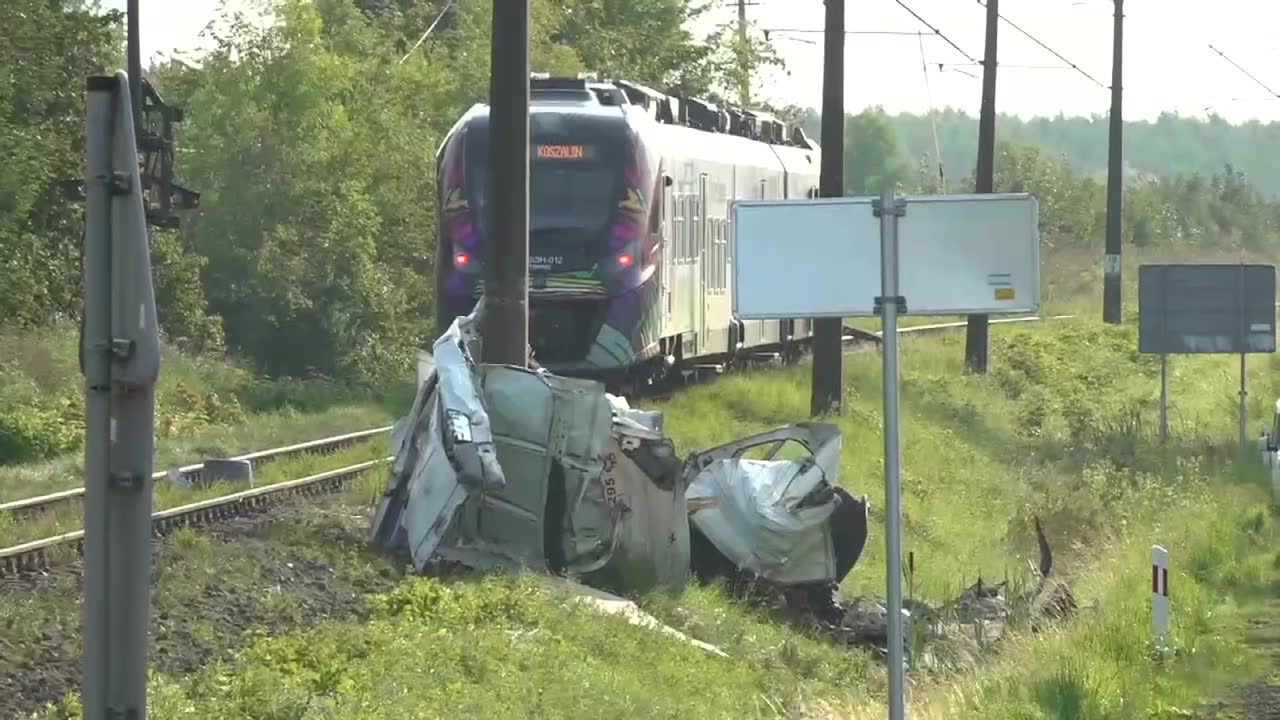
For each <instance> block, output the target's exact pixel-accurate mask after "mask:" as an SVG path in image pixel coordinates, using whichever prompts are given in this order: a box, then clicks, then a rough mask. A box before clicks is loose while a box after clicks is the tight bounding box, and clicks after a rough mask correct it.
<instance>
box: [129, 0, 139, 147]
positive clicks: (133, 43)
mask: <svg viewBox="0 0 1280 720" xmlns="http://www.w3.org/2000/svg"><path fill="white" fill-rule="evenodd" d="M127 11H128V15H129V18H128V26H129V28H128V32H129V36H128V38H127V40H126V46H127V48H128V56H129V58H128V63H129V98H130V102H131V103H132V108H133V127H134V130H135V131H138V132H141V130H142V41H141V39H140V38H141V33H140V31H139V30H138V25H139V21H138V0H129V3H128V5H127Z"/></svg>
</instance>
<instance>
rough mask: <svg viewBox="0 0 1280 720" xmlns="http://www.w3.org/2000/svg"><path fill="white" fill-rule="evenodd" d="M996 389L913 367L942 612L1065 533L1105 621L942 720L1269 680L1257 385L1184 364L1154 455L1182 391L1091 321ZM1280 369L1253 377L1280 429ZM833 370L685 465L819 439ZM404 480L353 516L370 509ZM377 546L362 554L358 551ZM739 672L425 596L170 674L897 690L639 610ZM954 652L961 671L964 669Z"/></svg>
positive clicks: (727, 622)
mask: <svg viewBox="0 0 1280 720" xmlns="http://www.w3.org/2000/svg"><path fill="white" fill-rule="evenodd" d="M993 335H994V339H993V347H992V372H991V373H990V374H989V375H988V376H986V377H973V376H966V375H964V374H962V373H961V372H960V366H961V361H962V359H961V356H962V341H961V340H959V339H957V338H927V339H926V338H920V339H913V340H910V341H907V342H904V345H903V348H904V350H903V358H902V359H903V390H902V392H903V408H904V417H903V421H904V425H903V433H904V434H903V441H904V467H903V485H904V517H905V520H906V538H905V540H906V549H908V550H910V551H912V552H914V553H915V557H916V570H917V574H916V578H915V587H916V589H917V594H918V595H920V596H923V597H926V598H929V599H932V600H934V601H940V600H945V599H948V598H950V597H952V596H954V595H955V593H956V591H957V590H958V589H959V588H960V587H961V586H962V585H964V584H968V583H971V582H973V580H974V579H976V577H977V576H978V575H981V576H982V577H984V578H988V579H991V580H998V579H1002V578H1003V577H1004V576H1005V575H1006V574H1008V575H1010V576H1018V575H1019V574H1020V568H1023V567H1025V565H1026V561H1027V560H1028V559H1029V558H1031V557H1034V536H1033V534H1032V532H1031V530H1030V527H1029V519H1030V516H1031V515H1032V514H1033V513H1034V514H1038V515H1039V516H1040V517H1041V518H1042V519H1043V520H1044V523H1045V525H1046V528H1047V532H1048V534H1049V536H1050V542H1051V543H1052V544H1053V545H1054V547H1055V549H1056V557H1057V560H1058V565H1057V568H1058V572H1060V573H1064V574H1066V575H1068V576H1069V577H1070V578H1071V579H1072V582H1073V586H1074V588H1075V592H1076V595H1077V598H1078V600H1079V602H1080V604H1081V606H1082V610H1081V611H1080V616H1079V617H1078V618H1077V619H1076V620H1075V621H1074V622H1071V623H1068V624H1066V625H1063V626H1061V627H1057V628H1052V629H1049V630H1047V631H1045V632H1041V633H1039V634H1034V633H1031V632H1029V631H1027V630H1025V629H1017V630H1015V632H1013V633H1012V635H1011V636H1010V637H1009V638H1008V639H1007V640H1004V641H1002V642H1001V643H1000V644H999V645H997V646H995V647H994V648H985V649H984V648H978V647H976V646H973V644H972V643H971V642H969V643H961V642H959V641H957V642H956V643H954V647H953V648H951V651H950V652H949V653H947V654H946V655H945V656H944V657H941V662H940V663H939V664H938V666H937V667H936V668H935V669H932V670H930V671H928V672H921V673H917V674H914V675H913V676H912V679H911V680H912V688H911V707H912V716H913V717H920V718H959V717H1000V718H1063V719H1066V718H1135V719H1136V718H1166V717H1169V718H1172V717H1182V716H1184V713H1185V712H1186V711H1188V710H1193V709H1194V708H1195V706H1196V704H1197V702H1198V701H1199V699H1201V698H1203V697H1204V696H1205V695H1206V694H1210V693H1215V692H1218V691H1219V690H1221V688H1223V687H1224V686H1225V685H1226V684H1227V683H1228V682H1230V681H1231V680H1233V679H1236V678H1238V677H1240V676H1243V675H1247V674H1249V673H1252V672H1255V671H1256V670H1257V665H1256V660H1255V658H1254V657H1253V656H1252V655H1250V654H1249V653H1248V652H1246V651H1245V648H1244V647H1243V645H1242V644H1241V642H1240V637H1241V634H1240V631H1239V628H1240V624H1241V622H1242V620H1243V619H1244V618H1245V617H1247V616H1248V615H1249V614H1250V613H1251V612H1254V610H1255V609H1256V607H1258V606H1257V604H1256V603H1257V600H1256V598H1257V597H1258V596H1259V595H1260V594H1261V593H1263V592H1265V591H1267V590H1268V589H1269V588H1271V587H1273V583H1274V579H1275V569H1276V567H1277V556H1276V552H1275V550H1274V547H1275V545H1274V544H1275V542H1276V540H1277V539H1278V537H1277V531H1276V527H1275V524H1274V520H1273V519H1272V514H1271V511H1270V509H1269V506H1268V497H1267V490H1266V488H1265V486H1264V483H1263V482H1262V481H1261V475H1262V473H1261V472H1260V468H1258V467H1256V466H1253V465H1251V464H1246V465H1243V466H1237V465H1233V464H1232V462H1231V461H1232V459H1233V457H1234V452H1235V450H1234V447H1235V443H1236V440H1235V431H1236V423H1235V411H1234V405H1233V403H1234V401H1235V397H1234V391H1235V388H1236V378H1235V377H1234V371H1235V367H1236V366H1235V365H1234V364H1233V361H1232V359H1231V358H1214V357H1198V358H1179V359H1178V360H1179V361H1178V362H1177V363H1175V364H1174V366H1173V372H1174V378H1173V382H1174V388H1175V393H1174V396H1175V398H1176V399H1177V403H1178V406H1177V412H1175V413H1174V427H1173V439H1172V441H1171V443H1170V444H1169V446H1167V447H1163V448H1162V447H1160V446H1159V444H1158V442H1157V440H1156V438H1155V435H1154V429H1155V428H1154V422H1153V420H1154V417H1155V413H1156V405H1155V402H1156V397H1157V393H1158V382H1157V378H1158V375H1157V373H1158V366H1157V365H1156V363H1155V361H1154V359H1152V358H1146V357H1142V356H1139V355H1137V354H1136V353H1135V352H1134V351H1133V348H1134V347H1135V342H1136V330H1135V329H1134V328H1132V327H1121V328H1115V327H1107V326H1102V325H1100V324H1098V323H1096V322H1092V321H1074V322H1066V323H1062V324H1055V325H1054V326H1053V327H1042V328H1036V327H1021V328H1014V327H1004V328H1000V329H998V330H995V331H994V333H993ZM879 362H880V361H879V357H878V355H877V354H874V353H863V354H858V355H852V356H849V358H848V360H847V362H846V380H847V390H846V402H845V407H844V410H843V413H842V414H841V416H840V417H838V418H832V421H834V422H838V423H839V424H840V426H841V429H842V431H843V434H844V463H843V466H842V468H841V478H840V481H841V483H842V484H844V485H845V486H846V487H848V488H849V489H851V491H853V492H855V493H865V494H867V495H868V496H869V497H870V499H871V501H872V503H873V520H874V525H873V529H872V533H873V535H872V539H871V541H870V542H869V544H868V547H867V551H866V553H865V555H864V559H863V560H862V561H861V562H860V564H859V565H858V567H857V568H855V569H854V571H853V572H852V573H851V575H850V577H849V578H848V579H847V580H846V582H845V584H844V587H843V588H842V593H843V594H844V595H845V596H846V597H851V596H855V595H867V594H876V595H882V594H883V587H884V574H883V566H884V560H883V545H884V542H883V530H882V515H881V514H880V513H881V508H883V490H882V488H883V476H882V465H881V461H880V459H881V457H882V438H881V419H880V402H881V386H880V382H879V378H880V370H879ZM1275 369H1277V368H1276V363H1275V362H1273V361H1272V360H1270V359H1268V360H1266V361H1262V362H1255V363H1254V364H1253V365H1252V368H1251V377H1250V382H1251V383H1252V385H1251V389H1252V394H1251V396H1250V399H1249V400H1250V406H1249V407H1250V418H1251V420H1252V421H1253V422H1254V423H1255V424H1258V423H1262V422H1264V421H1265V420H1267V419H1269V418H1268V416H1269V413H1270V411H1271V407H1272V401H1273V399H1274V397H1275V393H1276V392H1277V387H1276V385H1275V382H1274V381H1273V380H1272V379H1271V378H1272V377H1274V376H1275V375H1276V374H1275V372H1274V370H1275ZM808 372H809V370H808V368H807V367H806V366H801V367H799V368H795V369H793V370H789V371H784V372H780V373H774V374H769V375H763V374H760V375H751V376H742V377H737V378H734V377H726V378H724V379H722V380H720V381H718V382H716V383H714V384H711V385H708V386H704V387H700V388H696V389H694V390H692V391H690V392H687V393H684V394H682V395H679V396H677V397H676V398H674V399H672V400H671V401H669V402H667V403H664V404H663V405H662V406H661V409H662V410H664V411H665V412H666V413H667V427H668V430H669V432H670V434H671V435H672V436H673V438H674V439H675V440H676V441H677V444H678V447H679V449H680V450H681V452H688V451H689V450H692V449H695V448H705V447H707V446H709V445H712V444H715V443H719V442H722V441H725V440H728V439H732V438H734V437H737V436H741V435H742V434H744V433H748V432H751V431H754V430H758V429H763V428H767V427H770V426H775V425H779V424H783V423H786V422H791V421H794V420H796V419H798V418H802V417H804V416H806V415H807V411H808V383H807V376H808ZM381 477H382V476H381V474H371V475H370V480H368V481H366V482H362V483H361V484H360V485H359V486H357V487H355V488H353V489H352V490H351V492H350V493H349V497H350V499H351V501H352V502H358V503H360V504H362V505H363V506H364V508H365V509H364V513H365V514H366V516H367V514H368V512H369V506H370V505H371V504H372V501H373V499H374V498H375V497H376V495H377V492H378V489H379V479H380V478H381ZM357 542H358V540H357ZM1152 543H1160V544H1162V545H1164V546H1166V547H1168V548H1170V550H1171V552H1172V554H1173V568H1174V570H1173V573H1172V578H1171V587H1172V588H1173V595H1174V608H1175V610H1174V618H1175V635H1176V646H1177V653H1176V654H1175V655H1174V656H1172V657H1170V658H1159V657H1157V656H1155V655H1154V654H1153V653H1152V652H1151V651H1150V648H1149V645H1148V639H1149V615H1148V613H1149V605H1148V604H1149V592H1150V591H1149V590H1148V587H1149V585H1148V583H1149V577H1150V575H1149V568H1150V546H1151V544H1152ZM639 600H640V602H641V604H642V606H643V607H644V608H645V609H646V610H647V611H649V612H650V613H652V614H654V615H655V616H657V617H658V618H660V619H662V620H663V621H664V622H666V623H668V624H670V625H672V626H674V627H676V628H677V629H680V630H682V631H684V632H686V633H687V634H689V635H692V636H694V637H696V638H698V639H701V640H704V641H707V642H710V643H713V644H715V645H717V646H718V647H720V648H721V649H722V650H723V651H724V652H726V653H727V654H728V655H729V658H728V659H724V658H718V657H715V656H713V655H710V654H708V653H705V652H703V651H701V650H699V649H697V648H693V647H691V646H688V645H686V644H683V643H682V642H680V641H679V640H675V639H671V638H668V637H666V636H662V635H657V634H654V633H652V632H648V631H645V630H642V629H639V628H635V627H633V626H631V625H628V624H627V623H625V621H623V620H621V619H618V618H609V617H600V616H597V615H595V614H594V613H592V612H589V611H586V610H583V609H581V608H578V607H577V606H576V605H574V604H573V602H572V601H571V600H569V599H567V598H566V597H565V596H563V595H562V594H561V593H560V591H559V590H557V589H556V588H555V587H554V586H550V585H549V584H548V583H545V582H541V581H539V580H537V579H536V578H533V577H487V578H485V577H481V578H474V577H471V578H464V579H461V580H458V579H454V580H442V579H430V578H413V579H409V580H406V581H404V582H402V583H400V584H399V585H398V586H396V587H395V588H394V589H391V590H389V591H387V592H383V593H379V594H377V595H375V596H373V597H371V598H370V599H369V605H370V608H371V613H372V615H371V617H370V618H369V619H368V620H359V619H356V620H347V621H341V622H325V623H321V624H319V625H318V626H316V627H314V628H310V629H307V630H302V631H295V632H287V633H280V634H276V633H268V634H269V635H271V636H270V637H261V638H258V639H256V640H254V641H252V642H250V643H249V644H248V645H247V646H245V647H244V649H243V650H242V651H240V652H239V653H237V654H236V655H235V656H234V657H232V658H227V659H224V660H222V661H219V662H217V663H215V664H214V665H213V666H211V667H209V668H207V669H205V670H202V671H199V672H196V673H194V674H191V675H186V674H175V673H172V672H160V673H153V676H152V678H153V679H152V691H153V695H152V697H153V703H154V710H153V715H154V716H155V717H157V718H165V717H184V718H187V717H246V718H263V719H265V718H280V717H302V716H306V717H309V718H329V717H333V718H337V717H350V716H353V715H354V716H360V717H368V718H380V717H403V716H415V717H445V716H467V717H470V716H474V717H600V716H605V715H619V716H625V717H686V716H689V717H814V718H846V717H847V718H864V717H866V718H871V717H882V716H883V714H884V706H883V703H884V693H885V682H886V681H885V674H884V671H883V668H882V666H881V665H880V664H879V663H878V662H877V661H875V660H874V659H873V658H871V657H870V656H869V655H867V654H865V653H862V652H860V651H846V650H842V649H840V648H837V647H835V646H834V645H832V644H831V643H829V642H827V641H824V640H822V639H819V638H817V637H813V636H810V635H808V634H805V633H802V632H798V631H796V630H794V629H791V628H788V627H786V626H783V625H780V624H778V623H776V622H775V620H774V618H772V617H771V616H769V615H768V614H766V613H765V612H764V611H761V610H756V609H752V608H748V607H744V606H740V605H737V604H735V603H733V602H731V601H729V600H728V599H727V598H726V597H725V596H724V595H723V593H722V592H721V590H720V589H718V588H691V589H690V590H688V591H687V592H685V593H683V594H681V595H679V596H672V595H669V594H665V593H655V594H652V595H650V596H648V597H644V598H640V599H639ZM944 649H945V648H944Z"/></svg>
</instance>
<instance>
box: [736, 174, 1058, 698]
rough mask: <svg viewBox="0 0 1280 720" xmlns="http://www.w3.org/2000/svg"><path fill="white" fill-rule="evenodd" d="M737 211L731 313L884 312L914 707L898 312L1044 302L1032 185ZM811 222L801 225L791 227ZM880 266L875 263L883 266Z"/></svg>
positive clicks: (896, 638) (892, 487)
mask: <svg viewBox="0 0 1280 720" xmlns="http://www.w3.org/2000/svg"><path fill="white" fill-rule="evenodd" d="M731 213H732V216H733V218H732V220H733V221H732V240H731V242H732V250H733V260H734V262H733V278H732V291H733V293H732V297H733V308H734V313H735V314H736V315H737V316H738V317H739V318H741V319H764V320H781V319H787V318H813V317H817V318H823V317H827V318H830V317H851V316H872V315H879V316H880V317H881V318H882V320H883V322H884V334H883V337H884V340H883V344H882V348H883V362H884V468H885V550H886V557H887V561H886V562H887V568H886V585H887V588H886V590H887V595H888V619H887V624H888V628H887V629H888V643H889V717H890V720H902V718H904V717H905V712H906V700H905V690H906V688H905V685H906V682H905V680H906V679H905V668H904V662H903V656H904V637H903V624H904V623H903V617H902V605H903V602H902V561H903V556H902V548H903V541H902V514H903V513H902V484H901V472H902V443H901V435H902V427H901V425H902V420H901V382H900V378H899V362H898V317H899V316H900V315H905V314H907V313H908V312H910V313H911V314H912V315H973V314H982V315H986V314H992V315H994V314H1003V313H1017V312H1035V311H1038V310H1039V309H1040V254H1039V253H1040V235H1039V229H1038V228H1039V205H1038V203H1037V201H1036V199H1035V198H1034V197H1032V196H1031V195H1028V194H1025V193H1007V194H981V195H932V196H925V197H916V198H906V199H900V198H898V197H897V196H896V195H895V193H894V191H893V189H891V188H890V189H886V190H885V192H884V193H883V194H882V195H881V196H880V197H879V198H875V199H872V198H866V197H861V198H858V197H854V198H817V199H809V200H742V201H738V202H735V203H734V204H733V208H732V210H731ZM798 227H802V228H805V232H804V233H803V234H799V235H797V233H796V232H795V229H796V228H798ZM877 270H879V272H878V273H877V272H876V271H877Z"/></svg>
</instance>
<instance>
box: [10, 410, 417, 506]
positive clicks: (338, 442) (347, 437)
mask: <svg viewBox="0 0 1280 720" xmlns="http://www.w3.org/2000/svg"><path fill="white" fill-rule="evenodd" d="M391 427H392V426H390V425H388V426H385V427H377V428H371V429H369V430H361V431H359V432H352V433H345V434H343V435H335V436H332V437H327V438H321V439H319V440H309V441H307V442H302V443H296V444H293V445H285V446H283V447H277V448H270V449H268V450H257V451H254V452H251V453H246V454H244V455H236V456H235V457H232V458H229V459H230V460H240V461H245V460H247V461H249V462H250V463H253V464H254V465H253V467H254V469H255V470H256V469H257V467H258V464H259V463H261V464H265V463H267V462H270V461H273V460H280V459H283V458H287V457H294V456H297V455H303V454H306V453H308V452H317V451H318V453H319V454H327V453H330V452H336V451H338V450H342V449H344V448H346V447H349V446H351V445H354V444H356V443H358V442H361V441H363V440H368V439H369V438H372V437H373V436H375V435H380V434H384V433H388V432H390V431H391ZM203 470H204V464H203V463H197V464H194V465H184V466H182V467H179V468H176V469H170V470H159V471H157V472H155V473H153V474H152V475H151V479H152V481H153V482H159V481H161V480H164V479H165V478H167V477H168V476H169V473H177V475H178V476H179V477H180V478H182V479H183V480H184V481H185V482H187V483H195V482H198V481H199V480H200V476H201V473H202V472H203ZM83 495H84V488H83V487H78V488H72V489H70V490H62V491H60V492H55V493H50V494H48V495H40V496H37V497H29V498H24V499H22V500H12V501H9V502H6V503H0V514H4V513H9V514H11V515H15V516H18V517H24V516H29V515H34V514H36V513H39V512H44V511H46V510H48V509H49V508H51V507H52V506H55V505H59V504H62V503H65V502H70V501H72V500H76V499H78V498H80V497H82V496H83Z"/></svg>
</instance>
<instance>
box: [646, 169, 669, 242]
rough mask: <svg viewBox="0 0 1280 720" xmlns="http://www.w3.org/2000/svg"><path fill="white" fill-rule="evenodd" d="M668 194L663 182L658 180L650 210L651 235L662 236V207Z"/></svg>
mask: <svg viewBox="0 0 1280 720" xmlns="http://www.w3.org/2000/svg"><path fill="white" fill-rule="evenodd" d="M666 194H667V191H666V189H665V188H664V187H663V183H662V180H661V179H659V180H658V187H657V188H655V190H654V193H653V207H651V208H649V235H650V236H654V235H661V233H662V207H663V205H664V203H663V197H664V196H665V195H666Z"/></svg>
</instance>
